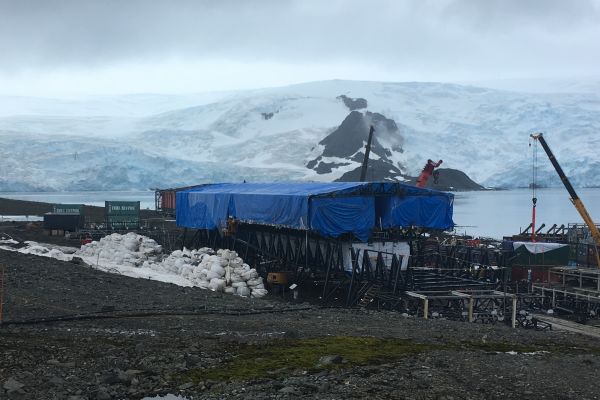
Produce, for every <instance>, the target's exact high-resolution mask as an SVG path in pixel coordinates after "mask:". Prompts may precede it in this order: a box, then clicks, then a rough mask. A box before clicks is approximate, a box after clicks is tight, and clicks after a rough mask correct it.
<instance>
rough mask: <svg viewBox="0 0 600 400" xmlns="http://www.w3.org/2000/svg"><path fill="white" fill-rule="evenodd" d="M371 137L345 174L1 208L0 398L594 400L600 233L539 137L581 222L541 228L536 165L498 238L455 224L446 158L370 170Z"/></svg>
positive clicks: (599, 311)
mask: <svg viewBox="0 0 600 400" xmlns="http://www.w3.org/2000/svg"><path fill="white" fill-rule="evenodd" d="M372 134H373V129H372V127H371V131H370V132H369V140H368V141H367V144H366V149H365V157H364V161H363V168H362V173H361V179H360V181H359V182H332V183H315V182H302V183H299V182H290V183H246V182H243V183H212V184H201V185H196V186H189V187H182V188H170V189H156V191H155V203H156V204H155V210H153V211H151V212H150V211H144V212H142V211H140V204H139V202H137V203H136V202H129V203H128V202H114V201H113V202H110V201H107V202H106V205H105V207H104V209H102V208H95V209H94V208H90V207H85V206H83V205H79V204H54V205H46V206H42V205H38V206H36V207H41V208H42V209H43V211H44V214H43V216H44V219H43V223H42V224H41V225H40V224H37V225H36V224H35V223H28V224H15V223H12V224H10V223H4V224H3V225H2V229H1V230H0V232H1V234H2V237H1V238H0V239H1V240H2V244H3V246H2V250H0V257H1V258H0V267H1V268H2V269H1V271H0V288H1V289H0V338H1V339H2V340H1V341H0V348H2V356H0V357H2V358H1V359H0V360H1V363H0V376H2V382H3V389H2V390H3V392H0V398H5V397H4V396H6V398H49V399H50V398H52V399H59V398H70V399H83V398H85V399H87V398H89V399H110V398H149V397H147V396H165V395H179V396H182V397H179V398H186V399H193V398H224V397H227V398H229V397H233V398H298V397H300V398H303V397H311V398H343V397H354V398H365V397H374V398H423V399H456V398H469V399H471V398H472V399H476V398H498V399H499V398H506V397H508V398H548V399H550V398H590V399H591V398H597V388H596V382H595V381H596V379H595V376H596V373H595V368H594V365H595V364H596V363H598V362H600V360H599V359H598V354H600V347H598V346H597V339H598V338H599V337H600V319H599V316H600V255H599V252H598V246H599V245H600V233H599V232H598V228H597V226H596V225H595V224H594V222H593V220H592V218H591V217H590V215H589V214H588V212H587V211H586V209H585V207H584V205H583V203H582V201H581V200H580V198H579V196H578V195H577V193H576V191H575V189H574V188H573V187H572V185H571V183H570V182H569V180H568V178H567V177H566V176H565V174H564V172H563V171H562V169H561V167H560V165H559V163H558V161H557V160H556V158H555V157H554V155H553V154H552V151H551V150H550V148H549V146H548V144H547V143H546V141H545V139H544V137H543V135H542V134H534V135H531V137H532V140H533V142H534V146H538V143H539V145H541V147H542V148H543V150H544V151H545V153H546V155H547V156H548V159H549V160H550V162H551V163H552V165H553V167H554V168H555V170H556V172H557V174H558V175H559V177H560V178H561V181H562V182H563V184H564V186H565V188H566V193H565V195H568V197H569V198H570V199H571V201H572V203H573V205H574V207H575V208H576V209H577V211H578V212H579V214H580V215H581V218H582V220H583V223H580V222H579V223H577V222H574V223H572V224H568V225H561V226H557V224H554V225H552V226H550V227H547V226H546V225H545V224H539V225H538V224H537V222H536V202H537V198H536V191H535V189H536V181H535V176H534V180H533V182H532V194H533V195H532V220H531V223H530V224H529V226H528V227H527V228H526V229H524V230H522V231H521V232H519V233H518V234H515V235H513V236H506V237H504V238H503V239H502V240H499V239H487V238H473V237H468V236H458V235H456V234H453V233H452V230H453V228H454V225H455V224H454V221H453V203H454V195H453V194H452V193H448V192H442V191H437V190H434V189H429V188H427V184H428V181H430V180H432V181H433V180H435V179H437V176H436V171H435V168H437V167H439V166H440V164H441V163H442V161H441V160H440V161H438V162H437V163H436V162H433V161H432V160H428V162H427V164H426V165H425V167H424V168H423V171H422V173H421V175H420V176H419V177H418V178H417V180H416V183H415V185H412V184H407V183H399V182H366V181H365V180H366V179H365V177H366V171H367V169H368V163H369V146H370V143H371V138H372ZM25 206H26V205H23V207H25ZM44 207H45V208H44ZM32 241H34V242H32ZM32 243H33V244H32ZM103 243H104V247H102V246H103V245H102V244H103ZM128 243H129V244H128ZM131 243H133V244H131ZM111 246H112V247H111ZM119 246H121V247H119ZM131 246H133V247H132V248H130V247H131ZM125 247H127V248H129V250H123V251H122V252H121V253H119V251H121V250H119V249H124V248H125ZM69 249H71V250H69ZM135 257H138V258H135ZM211 263H212V264H211ZM122 265H127V266H129V267H131V268H129V267H128V268H129V269H124V268H121V266H122ZM168 274H171V275H173V274H175V275H177V274H179V275H177V276H175V277H173V276H171V277H169V278H168V279H167V278H164V275H168ZM144 278H145V279H144ZM182 282H183V283H182ZM267 293H268V294H267ZM235 295H237V296H235ZM568 371H573V372H568ZM574 371H578V372H577V373H575V372H574ZM550 389H551V390H550ZM153 398H155V397H153ZM159 398H160V397H159Z"/></svg>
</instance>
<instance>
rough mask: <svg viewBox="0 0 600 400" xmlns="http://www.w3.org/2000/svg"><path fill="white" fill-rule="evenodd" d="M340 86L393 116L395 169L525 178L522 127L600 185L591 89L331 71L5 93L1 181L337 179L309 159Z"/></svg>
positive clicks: (62, 187)
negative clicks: (110, 89)
mask: <svg viewBox="0 0 600 400" xmlns="http://www.w3.org/2000/svg"><path fill="white" fill-rule="evenodd" d="M342 95H344V96H348V97H352V98H363V99H365V100H366V101H367V104H368V105H367V107H366V108H365V109H361V110H359V111H361V112H367V111H368V112H370V113H379V114H381V115H383V116H385V117H386V118H389V119H392V120H394V121H395V123H396V125H397V127H398V134H397V135H401V137H396V136H395V135H396V134H395V133H392V134H389V135H388V136H387V137H386V136H385V135H384V134H382V135H380V136H377V140H378V141H379V143H380V144H381V145H382V146H384V147H385V148H388V149H390V153H389V154H388V155H387V156H386V157H387V158H388V159H389V160H390V162H393V164H394V166H395V167H396V168H397V169H398V171H401V172H402V174H406V175H410V176H415V175H417V174H418V172H419V170H420V168H422V166H423V164H424V162H425V161H426V160H427V159H428V158H432V159H443V160H444V166H445V167H448V168H455V169H458V170H461V171H464V172H466V173H467V174H468V175H469V176H470V177H471V178H472V179H474V180H475V181H477V182H479V183H482V184H484V185H486V186H488V187H502V188H514V187H526V186H528V185H529V183H530V182H531V174H532V161H531V160H532V149H531V147H530V146H529V142H530V140H529V134H530V133H533V132H544V136H545V137H546V139H547V141H548V143H549V144H550V146H551V148H552V150H553V151H554V153H555V154H556V157H557V159H558V160H559V162H560V163H561V165H562V166H563V169H564V170H565V172H566V173H567V175H568V176H569V178H570V179H571V181H572V183H573V184H574V185H575V186H579V187H597V186H600V184H599V182H598V180H597V174H598V172H600V162H599V160H598V157H597V149H598V148H600V134H599V133H598V132H600V93H598V92H597V91H583V92H572V93H553V92H545V93H532V92H518V91H514V90H512V91H509V90H499V89H491V88H487V87H478V86H472V85H465V84H462V85H461V84H451V83H436V82H431V83H424V82H403V83H392V82H367V81H344V80H331V81H321V82H310V83H304V84H298V85H291V86H285V87H278V88H266V89H257V90H246V91H237V92H220V93H206V94H197V95H150V94H149V95H123V96H117V95H115V96H100V97H98V96H96V97H94V96H91V97H85V98H79V99H68V100H61V99H42V98H24V97H20V98H15V97H9V96H0V105H1V106H2V107H0V108H2V111H1V112H0V144H1V146H0V156H1V157H2V160H3V162H2V163H0V190H1V191H12V190H15V191H16V190H18V191H73V190H140V189H141V190H143V189H148V188H153V187H174V186H180V185H190V184H197V183H203V182H214V181H242V180H247V181H277V180H332V179H334V178H335V176H339V175H340V173H341V172H344V171H343V170H339V171H337V172H336V171H333V172H332V174H319V173H317V172H316V171H315V170H313V169H310V168H308V167H307V164H308V163H309V162H310V161H311V160H314V159H315V158H317V157H318V156H319V155H320V154H321V153H322V152H323V146H322V145H319V142H321V141H322V140H323V139H324V138H326V137H327V136H328V135H329V134H331V133H332V132H334V131H335V130H336V129H337V128H338V127H339V126H340V124H341V123H342V121H344V119H345V118H346V117H347V116H348V115H349V114H350V110H349V109H348V107H346V105H345V104H344V102H343V101H342V99H341V98H340V96H342ZM398 143H401V146H398ZM538 160H539V161H538V163H539V171H538V183H539V184H540V185H543V186H557V185H560V181H559V180H558V178H557V177H556V176H555V175H556V174H555V173H554V171H553V169H552V166H551V165H550V163H549V161H548V160H547V158H546V157H545V155H544V154H543V151H542V150H541V148H540V149H539V151H538ZM338 161H339V162H340V165H342V164H344V160H338ZM342 168H343V167H342Z"/></svg>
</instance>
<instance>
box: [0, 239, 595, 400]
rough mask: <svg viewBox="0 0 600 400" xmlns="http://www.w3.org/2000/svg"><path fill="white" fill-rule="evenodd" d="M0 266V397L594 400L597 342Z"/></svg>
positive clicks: (53, 264) (15, 263)
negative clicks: (0, 277)
mask: <svg viewBox="0 0 600 400" xmlns="http://www.w3.org/2000/svg"><path fill="white" fill-rule="evenodd" d="M0 265H4V266H5V268H6V278H7V279H6V283H5V294H4V303H5V304H4V323H3V324H2V325H1V326H0V399H5V398H9V399H12V398H15V399H73V400H74V399H111V398H114V399H129V398H131V399H140V398H144V397H145V396H157V395H165V394H168V393H170V394H179V395H181V396H184V397H185V398H188V399H197V398H206V399H221V398H240V399H241V398H243V399H262V398H273V399H288V398H290V399H291V398H315V399H347V398H373V399H384V398H385V399H387V398H398V399H446V400H448V399H482V398H490V399H500V398H531V399H597V398H600V394H599V391H598V389H597V384H598V382H597V381H598V379H597V378H598V373H597V369H598V366H599V365H600V346H598V344H597V341H595V340H593V339H591V338H588V337H584V336H579V335H577V334H572V333H566V332H558V331H552V332H535V331H526V330H522V329H517V330H513V329H510V328H509V327H506V326H504V325H499V324H498V325H481V324H468V323H462V322H455V321H446V320H422V319H415V318H405V317H402V316H401V315H399V314H397V313H388V312H375V311H365V310H345V309H321V308H317V307H314V306H310V305H307V304H288V303H285V302H283V301H281V300H279V299H277V298H271V299H269V298H267V299H261V300H251V299H242V298H239V297H235V296H230V295H221V294H217V293H213V292H209V291H204V290H201V289H196V288H181V287H177V286H174V285H170V284H165V283H161V282H154V281H149V280H142V279H133V278H127V277H123V276H118V275H112V274H109V273H104V272H100V271H96V270H94V269H92V268H89V267H88V266H85V265H81V264H74V263H68V262H61V261H57V260H52V259H47V258H42V257H36V256H31V255H23V254H18V253H12V252H7V251H2V250H0ZM43 319H47V321H46V322H41V321H40V320H43ZM48 319H51V320H53V321H52V322H50V321H48ZM11 321H12V322H15V323H14V324H13V323H10V322H11Z"/></svg>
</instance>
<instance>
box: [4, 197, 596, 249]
mask: <svg viewBox="0 0 600 400" xmlns="http://www.w3.org/2000/svg"><path fill="white" fill-rule="evenodd" d="M577 193H578V194H579V197H580V198H581V200H582V201H583V203H584V204H585V206H586V208H587V210H588V212H589V214H590V215H591V217H592V219H593V220H594V221H596V222H597V223H600V188H598V189H577ZM454 195H455V199H454V222H455V224H456V225H457V226H456V229H455V231H456V233H460V234H468V235H473V236H477V237H481V236H484V237H492V238H498V239H500V238H502V236H507V235H513V234H517V233H519V231H520V230H521V229H525V228H526V227H527V225H529V224H530V223H531V209H532V200H531V199H532V196H533V193H532V191H531V190H530V189H515V190H494V191H477V192H457V193H454ZM535 195H536V198H537V206H536V221H537V222H536V226H538V227H539V226H540V225H541V224H542V223H545V224H546V227H545V228H544V229H543V230H542V232H545V231H546V230H548V229H549V228H550V227H551V226H552V224H558V225H559V226H560V225H561V224H565V225H567V224H569V223H583V220H582V219H581V217H580V216H579V214H578V212H577V210H576V209H575V207H574V206H573V204H571V201H570V200H569V194H568V193H567V191H566V190H565V189H564V188H549V189H537V190H536V194H535ZM0 197H5V198H10V199H19V200H29V201H42V202H47V203H72V204H87V205H94V206H101V207H103V206H104V201H106V200H113V201H115V200H120V201H140V205H141V208H142V209H151V210H152V209H154V192H152V191H137V192H0Z"/></svg>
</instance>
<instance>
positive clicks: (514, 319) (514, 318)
mask: <svg viewBox="0 0 600 400" xmlns="http://www.w3.org/2000/svg"><path fill="white" fill-rule="evenodd" d="M512 327H513V328H516V327H517V296H513V297H512Z"/></svg>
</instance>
